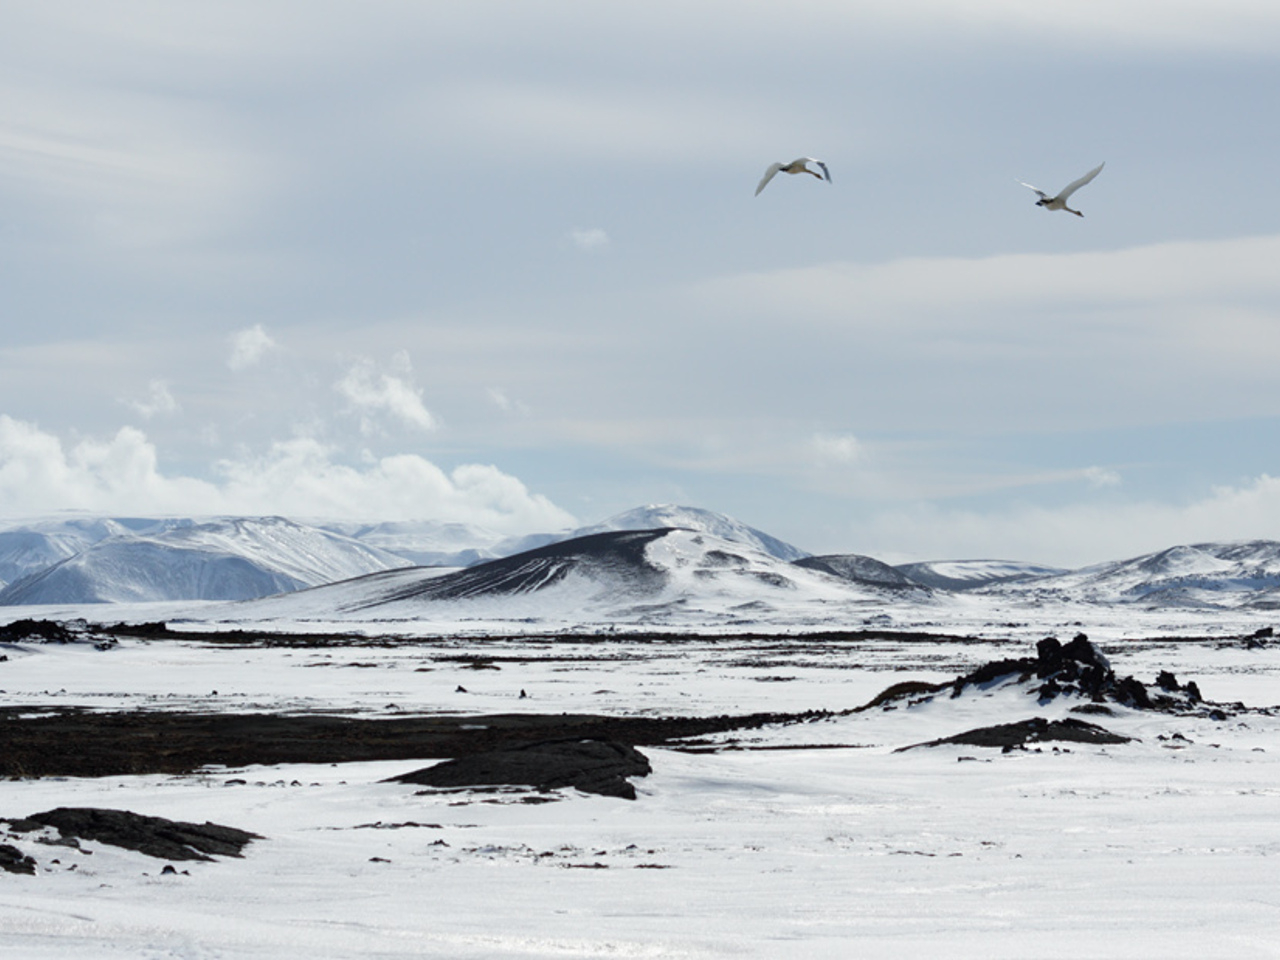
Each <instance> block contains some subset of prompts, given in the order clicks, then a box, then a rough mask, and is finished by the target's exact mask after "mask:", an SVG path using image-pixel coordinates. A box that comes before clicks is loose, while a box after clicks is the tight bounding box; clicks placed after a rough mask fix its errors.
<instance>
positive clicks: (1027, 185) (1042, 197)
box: [1015, 178, 1049, 200]
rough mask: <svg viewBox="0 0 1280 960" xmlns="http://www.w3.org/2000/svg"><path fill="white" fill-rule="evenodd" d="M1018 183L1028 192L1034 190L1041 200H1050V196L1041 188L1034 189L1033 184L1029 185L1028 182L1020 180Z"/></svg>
mask: <svg viewBox="0 0 1280 960" xmlns="http://www.w3.org/2000/svg"><path fill="white" fill-rule="evenodd" d="M1015 179H1016V178H1015ZM1018 182H1019V183H1020V184H1022V185H1023V186H1024V187H1026V188H1027V189H1028V190H1034V191H1035V192H1036V193H1038V194H1039V195H1040V199H1041V200H1048V199H1049V195H1048V194H1047V193H1045V192H1044V191H1043V190H1041V189H1040V188H1039V187H1033V186H1032V185H1031V184H1029V183H1027V181H1025V180H1018Z"/></svg>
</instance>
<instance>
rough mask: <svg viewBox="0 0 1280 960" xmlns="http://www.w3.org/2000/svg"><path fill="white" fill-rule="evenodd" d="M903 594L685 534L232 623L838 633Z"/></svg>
mask: <svg viewBox="0 0 1280 960" xmlns="http://www.w3.org/2000/svg"><path fill="white" fill-rule="evenodd" d="M893 593H895V591H894V590H893V589H892V588H889V587H879V586H873V585H868V584H866V583H856V582H854V581H851V580H848V579H846V578H842V577H840V576H837V575H832V574H831V573H829V572H822V571H818V570H812V569H809V568H807V567H803V566H799V565H796V564H794V563H789V562H786V561H783V560H780V559H778V558H777V557H775V556H772V555H771V554H769V553H765V552H763V551H761V550H758V549H756V548H754V547H750V546H747V545H745V544H742V543H738V542H735V541H731V540H725V539H723V538H720V537H715V536H712V535H710V534H707V533H702V532H699V531H695V530H684V529H671V528H664V529H656V530H612V531H606V532H603V533H594V534H588V535H587V536H583V537H575V538H573V539H571V540H564V541H560V542H558V543H553V544H549V545H547V546H543V547H538V548H536V549H534V550H529V551H526V552H524V553H521V554H517V555H515V556H512V557H504V558H502V559H499V560H491V561H488V562H486V563H481V564H477V565H475V566H472V567H468V568H466V569H463V570H458V571H455V572H452V573H446V574H443V575H441V574H440V573H439V572H438V571H433V570H425V569H424V570H398V571H390V572H387V573H381V574H374V575H372V576H368V577H362V578H360V579H358V580H350V581H347V582H344V583H336V584H332V585H330V586H327V587H317V588H315V589H312V590H306V591H301V592H299V593H294V594H290V595H287V596H280V597H270V598H267V599H265V600H260V601H254V602H251V603H247V604H241V605H238V608H237V610H236V611H234V612H228V614H227V616H228V617H230V618H232V619H240V618H243V619H279V618H287V619H297V620H330V619H338V620H340V619H344V618H352V617H354V618H363V619H368V618H369V617H370V616H376V617H377V618H378V619H414V620H419V621H423V622H426V621H439V620H447V619H452V620H456V621H467V622H469V623H473V624H474V623H480V622H489V623H496V622H500V621H505V622H510V621H513V620H519V621H528V620H539V619H546V620H547V621H556V622H575V621H587V622H595V623H618V624H651V625H659V624H664V623H678V622H683V621H684V619H685V618H691V619H692V620H696V621H697V622H699V623H708V622H713V621H714V622H719V623H732V624H737V625H747V624H752V623H757V622H760V621H762V620H764V621H768V620H770V619H771V618H774V617H777V616H781V617H784V618H785V617H787V616H789V615H790V614H791V613H792V612H794V611H796V610H800V609H803V610H806V611H808V612H807V613H806V616H810V617H811V616H812V611H813V610H814V609H815V608H824V609H826V608H828V607H829V610H830V614H831V616H832V617H833V622H840V618H841V617H843V616H844V615H845V614H848V615H849V616H851V617H853V616H859V615H860V611H861V610H862V609H863V608H865V607H868V606H872V605H874V604H876V603H878V602H880V601H882V600H884V599H885V598H886V597H887V596H889V595H890V594H893Z"/></svg>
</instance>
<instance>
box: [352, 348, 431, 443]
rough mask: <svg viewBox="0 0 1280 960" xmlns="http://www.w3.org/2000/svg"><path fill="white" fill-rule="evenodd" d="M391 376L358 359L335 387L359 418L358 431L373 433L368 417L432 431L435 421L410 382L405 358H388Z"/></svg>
mask: <svg viewBox="0 0 1280 960" xmlns="http://www.w3.org/2000/svg"><path fill="white" fill-rule="evenodd" d="M391 369H392V371H393V373H379V372H378V370H377V367H376V365H375V364H374V362H373V361H372V360H369V359H367V358H360V359H359V360H357V361H356V362H355V363H354V364H353V365H352V367H351V369H350V370H348V371H347V373H346V374H345V375H344V376H343V377H342V379H341V380H339V381H338V383H337V384H336V385H335V389H336V390H337V391H338V393H340V394H341V395H342V396H343V397H345V398H346V399H347V400H348V401H349V402H350V403H351V405H352V406H353V407H355V408H356V410H358V411H360V412H361V414H362V421H361V429H362V430H364V431H365V432H366V433H373V432H376V430H377V427H376V424H375V423H374V421H373V419H372V418H371V416H369V415H370V414H373V413H387V414H390V415H391V416H392V417H394V418H396V419H397V420H400V421H402V422H404V423H406V424H408V425H409V426H411V427H417V428H418V429H420V430H434V429H435V428H436V426H437V424H436V418H435V417H433V416H432V415H431V411H429V410H428V409H427V408H426V407H425V406H424V405H423V402H422V391H421V390H420V389H418V388H417V387H415V386H414V385H413V382H412V373H413V371H412V369H411V367H410V364H409V355H408V354H407V353H405V352H404V351H400V352H399V353H397V354H396V355H395V357H393V358H392V362H391Z"/></svg>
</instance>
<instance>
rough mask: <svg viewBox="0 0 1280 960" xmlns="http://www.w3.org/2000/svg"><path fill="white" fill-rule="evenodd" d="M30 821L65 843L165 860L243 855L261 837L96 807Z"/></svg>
mask: <svg viewBox="0 0 1280 960" xmlns="http://www.w3.org/2000/svg"><path fill="white" fill-rule="evenodd" d="M26 819H27V820H34V821H35V822H36V823H41V824H44V825H45V826H50V827H54V828H56V829H57V831H58V832H59V833H60V834H61V835H62V837H63V838H64V839H67V838H72V837H76V838H79V839H82V840H97V841H99V842H101V843H109V844H111V845H112V846H115V847H124V848H125V849H126V850H137V851H138V852H139V853H145V854H146V855H147V856H149V857H157V858H159V859H161V860H212V859H213V857H212V856H211V854H216V855H217V856H221V857H238V856H240V855H241V854H240V851H241V850H242V849H243V848H244V847H245V845H246V844H248V843H249V841H251V840H261V839H262V837H260V836H259V835H258V834H256V833H249V832H248V831H246V830H237V829H235V828H234V827H223V826H219V825H218V824H216V823H183V822H181V821H177V820H166V819H165V818H164V817H147V816H143V815H142V814H139V813H131V812H129V811H128V810H101V809H97V808H95V807H58V808H57V809H56V810H49V811H47V812H45V813H37V814H33V815H32V816H30V817H28V818H26Z"/></svg>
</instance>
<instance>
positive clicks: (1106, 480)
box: [1084, 467, 1122, 487]
mask: <svg viewBox="0 0 1280 960" xmlns="http://www.w3.org/2000/svg"><path fill="white" fill-rule="evenodd" d="M1084 478H1085V480H1087V481H1088V482H1089V485H1090V486H1092V487H1118V486H1120V484H1121V482H1122V481H1121V478H1120V474H1118V473H1116V471H1114V470H1109V469H1107V468H1106V467H1086V468H1085V469H1084Z"/></svg>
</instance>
